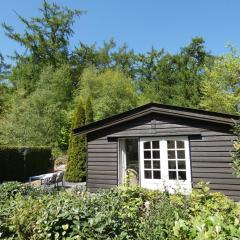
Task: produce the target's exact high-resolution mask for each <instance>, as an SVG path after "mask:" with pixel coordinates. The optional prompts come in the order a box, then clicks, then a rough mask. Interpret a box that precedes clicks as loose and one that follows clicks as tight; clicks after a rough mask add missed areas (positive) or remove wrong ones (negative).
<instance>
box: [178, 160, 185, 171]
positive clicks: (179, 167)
mask: <svg viewBox="0 0 240 240" xmlns="http://www.w3.org/2000/svg"><path fill="white" fill-rule="evenodd" d="M178 169H186V162H185V161H178Z"/></svg>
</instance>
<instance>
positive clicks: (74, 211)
mask: <svg viewBox="0 0 240 240" xmlns="http://www.w3.org/2000/svg"><path fill="white" fill-rule="evenodd" d="M198 187H199V189H197V190H193V193H192V194H191V195H189V196H184V195H181V194H174V195H169V194H166V193H161V192H158V191H151V190H145V189H142V188H139V187H135V188H130V187H118V188H115V189H110V190H107V191H102V192H99V193H96V194H94V195H89V194H87V193H81V194H80V195H76V193H67V192H58V193H57V192H53V193H51V192H46V193H44V192H43V191H36V189H31V187H30V186H24V185H18V184H15V183H14V184H13V183H10V184H4V185H3V186H0V194H1V195H0V196H4V201H2V202H1V205H0V235H2V237H3V238H4V239H36V240H38V239H124V240H125V239H144V240H145V239H146V240H153V239H159V240H161V239H164V240H168V239H169V240H181V239H182V240H186V239H188V240H191V239H201V240H202V239H238V238H239V236H240V232H239V231H240V230H239V229H240V221H239V218H240V207H239V205H238V204H236V203H234V202H233V201H232V200H230V199H229V198H227V197H225V196H224V195H222V194H220V193H210V192H209V188H208V187H207V186H206V185H202V186H198ZM12 190H13V191H14V192H15V194H12V193H11V192H12ZM16 191H17V192H18V193H17V194H16Z"/></svg>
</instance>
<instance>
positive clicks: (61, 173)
mask: <svg viewBox="0 0 240 240" xmlns="http://www.w3.org/2000/svg"><path fill="white" fill-rule="evenodd" d="M63 177H64V172H59V173H58V174H57V178H56V185H57V187H58V183H60V182H62V187H63V186H64V179H63Z"/></svg>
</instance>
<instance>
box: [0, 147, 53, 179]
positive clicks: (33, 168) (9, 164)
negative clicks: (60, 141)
mask: <svg viewBox="0 0 240 240" xmlns="http://www.w3.org/2000/svg"><path fill="white" fill-rule="evenodd" d="M51 159H52V156H51V148H49V147H2V146H0V182H2V181H24V180H26V179H27V178H28V177H30V176H34V175H39V174H42V173H46V172H48V170H49V169H50V168H51V167H52V161H51Z"/></svg>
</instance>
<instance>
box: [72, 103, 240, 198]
mask: <svg viewBox="0 0 240 240" xmlns="http://www.w3.org/2000/svg"><path fill="white" fill-rule="evenodd" d="M237 120H239V117H238V116H234V115H228V114H223V113H216V112H209V111H203V110H196V109H190V108H183V107H176V106H169V105H163V104H155V103H150V104H147V105H144V106H141V107H138V108H135V109H133V110H130V111H127V112H124V113H121V114H118V115H114V116H112V117H109V118H106V119H103V120H100V121H97V122H94V123H91V124H89V125H86V126H83V127H80V128H77V129H75V130H74V133H75V134H76V135H79V134H80V135H81V134H82V135H86V136H87V146H88V148H87V149H88V150H87V151H88V153H87V188H88V190H89V191H91V192H95V191H97V190H99V189H106V188H112V187H114V186H117V185H121V184H123V183H124V181H126V175H127V173H129V175H128V176H131V178H132V180H131V181H132V182H133V183H135V184H139V185H140V186H142V187H145V188H150V189H162V190H164V189H167V190H168V191H170V192H174V191H182V192H184V193H187V192H190V191H191V189H192V187H194V186H195V185H196V183H198V182H200V181H205V182H209V183H210V188H211V189H212V190H213V191H219V192H222V193H224V194H226V195H228V196H230V197H231V198H233V199H234V200H240V179H237V178H236V177H235V176H234V175H233V170H232V167H231V154H232V153H231V152H232V150H233V141H234V140H235V139H236V137H235V136H234V134H233V123H234V121H237ZM128 179H129V178H128Z"/></svg>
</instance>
